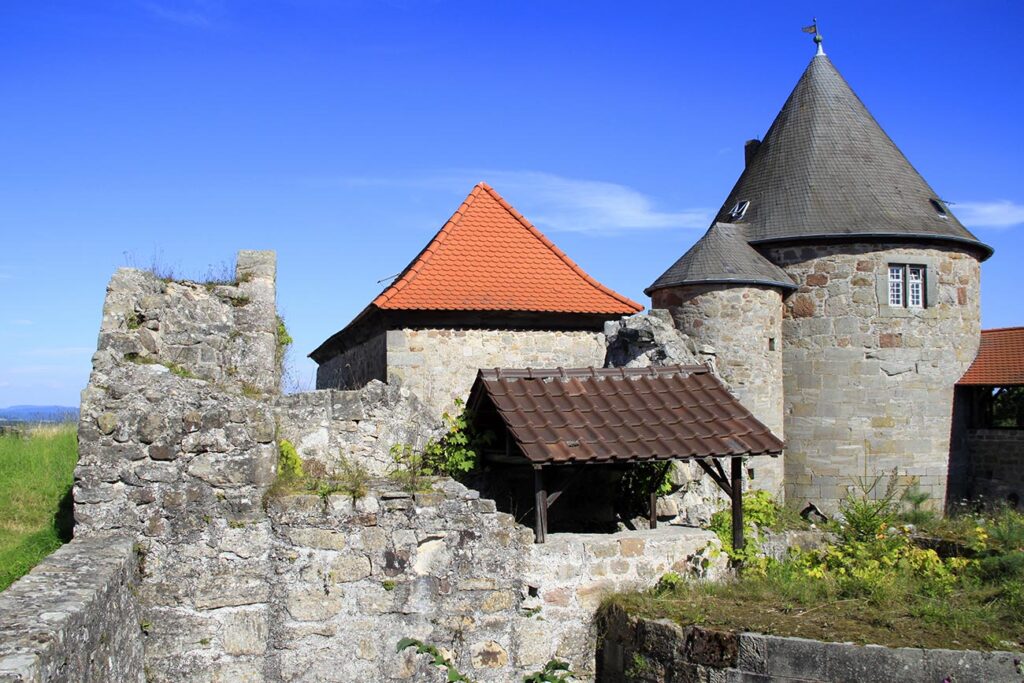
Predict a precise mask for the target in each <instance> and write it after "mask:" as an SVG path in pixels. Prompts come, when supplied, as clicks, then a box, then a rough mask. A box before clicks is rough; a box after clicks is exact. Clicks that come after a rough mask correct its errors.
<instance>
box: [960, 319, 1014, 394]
mask: <svg viewBox="0 0 1024 683" xmlns="http://www.w3.org/2000/svg"><path fill="white" fill-rule="evenodd" d="M957 384H960V385H973V386H988V387H1008V386H1021V385H1024V327H1004V328H1000V329H995V330H982V331H981V346H980V347H979V348H978V355H977V357H975V359H974V362H973V363H971V367H969V368H968V369H967V372H965V373H964V376H963V377H961V378H960V381H959V382H957Z"/></svg>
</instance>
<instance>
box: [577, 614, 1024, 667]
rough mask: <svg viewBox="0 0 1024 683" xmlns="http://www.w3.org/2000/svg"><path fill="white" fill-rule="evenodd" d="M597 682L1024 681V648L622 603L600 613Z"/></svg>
mask: <svg viewBox="0 0 1024 683" xmlns="http://www.w3.org/2000/svg"><path fill="white" fill-rule="evenodd" d="M600 627H601V629H602V632H603V633H604V638H603V639H602V641H601V643H600V647H599V649H598V653H597V660H598V672H597V679H596V680H597V681H598V682H599V683H601V682H607V683H621V682H622V681H644V682H645V683H683V682H686V683H689V682H690V681H723V682H730V681H736V682H737V683H739V682H741V681H742V682H745V683H753V682H755V681H765V682H767V681H780V682H792V683H797V682H799V683H814V682H819V681H820V682H822V683H834V682H838V681H850V682H851V683H852V682H854V681H856V683H890V682H891V681H901V682H903V683H935V682H936V681H944V680H945V681H985V682H986V683H998V682H1000V681H1007V683H1009V682H1010V681H1012V682H1013V683H1018V682H1019V681H1020V680H1021V678H1022V676H1024V670H1022V669H1021V664H1020V662H1021V661H1022V659H1024V654H1022V653H1013V652H976V651H972V650H924V649H920V648H889V647H880V646H877V645H866V646H864V645H854V644H852V643H824V642H820V641H817V640H807V639H804V638H784V637H780V636H767V635H761V634H757V633H731V632H724V631H714V630H710V629H704V628H700V627H698V626H688V627H685V628H684V627H681V626H679V625H677V624H674V623H672V622H669V621H664V620H650V619H636V618H633V617H630V616H629V615H627V614H626V613H625V611H624V610H622V608H620V607H612V608H610V609H608V610H606V611H605V612H604V613H602V615H601V619H600Z"/></svg>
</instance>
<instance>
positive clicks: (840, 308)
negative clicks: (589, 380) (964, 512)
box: [311, 43, 992, 508]
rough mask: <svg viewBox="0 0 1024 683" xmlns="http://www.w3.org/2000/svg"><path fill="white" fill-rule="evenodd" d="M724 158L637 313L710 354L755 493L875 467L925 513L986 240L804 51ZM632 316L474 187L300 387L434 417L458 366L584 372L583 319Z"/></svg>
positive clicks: (594, 361)
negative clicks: (771, 116) (427, 411)
mask: <svg viewBox="0 0 1024 683" xmlns="http://www.w3.org/2000/svg"><path fill="white" fill-rule="evenodd" d="M745 162H746V163H745V168H744V170H743V172H742V174H741V175H740V178H739V180H738V181H737V182H736V184H735V186H734V187H733V189H732V191H731V192H730V193H729V194H728V196H727V198H726V200H725V202H724V203H723V205H722V207H721V209H720V210H719V211H718V214H717V215H716V216H715V218H714V221H713V224H712V226H711V228H710V229H709V230H708V231H707V233H706V234H705V235H704V236H703V237H702V238H701V239H700V240H698V241H697V243H696V244H694V245H693V247H692V248H691V249H690V250H689V251H687V252H686V253H685V254H684V255H683V256H682V257H681V258H680V259H679V260H678V261H676V262H675V264H673V265H672V266H671V267H670V268H669V269H668V270H667V271H665V272H664V273H663V274H662V275H661V276H660V277H658V278H657V279H656V280H655V281H654V282H653V284H651V285H650V286H649V287H648V288H647V289H646V290H645V293H647V294H648V295H649V296H650V297H651V307H652V308H653V309H665V310H667V311H668V312H669V313H670V314H671V317H672V320H673V321H674V324H675V326H676V328H677V329H678V330H679V331H681V332H682V333H684V334H685V335H687V336H688V337H689V338H690V339H691V340H693V341H694V342H697V343H698V344H699V345H702V346H706V347H711V348H713V349H714V354H715V357H716V358H715V360H716V365H717V370H718V372H719V373H720V375H721V377H722V378H723V379H724V380H725V381H726V382H727V383H728V384H729V386H730V387H731V389H732V391H733V392H734V394H735V395H736V396H737V397H738V398H739V399H740V400H741V401H742V403H743V404H744V405H745V406H746V407H747V408H748V409H749V410H750V411H751V412H752V413H753V414H754V415H755V416H756V417H757V418H759V419H760V420H761V422H762V423H764V424H765V425H767V426H768V427H769V428H770V429H771V430H772V431H773V432H774V433H775V434H776V435H777V436H778V437H780V438H784V439H785V444H786V450H785V456H784V459H783V461H782V462H777V463H776V464H773V465H769V466H766V467H764V468H759V470H758V475H757V479H756V481H755V482H753V483H754V484H755V485H756V486H758V487H760V488H765V489H768V490H771V491H773V492H775V493H778V494H780V495H782V494H784V495H785V497H786V498H787V499H790V500H792V501H795V502H798V503H800V504H802V503H803V502H805V501H806V502H813V503H815V504H818V505H820V506H823V507H825V508H834V507H835V505H836V503H837V502H838V501H839V500H840V499H841V498H843V497H844V496H845V495H846V493H847V491H848V487H849V486H850V484H851V479H853V478H855V477H868V478H870V477H874V476H876V475H879V474H883V473H888V472H891V471H893V470H896V471H898V472H899V473H900V475H904V476H906V477H912V478H913V479H914V480H915V481H916V482H917V485H918V486H919V488H920V489H921V490H922V491H925V492H927V493H929V494H930V496H931V500H932V501H934V503H935V504H939V505H941V504H942V503H943V502H944V501H945V500H946V498H947V490H946V489H947V480H948V477H949V454H950V434H951V427H952V419H953V418H952V406H953V388H954V385H955V383H956V382H957V380H958V379H959V378H960V377H961V375H963V374H964V372H965V371H966V370H967V368H968V366H969V365H970V364H971V361H972V360H973V359H974V358H975V355H976V353H977V351H978V345H979V337H980V332H981V329H980V310H979V296H980V263H981V262H982V261H984V260H985V259H986V258H988V257H989V256H990V255H991V254H992V249H991V248H989V247H988V246H986V245H985V244H983V243H981V242H980V241H979V240H978V239H977V238H976V237H975V236H974V235H972V234H971V233H970V232H969V231H968V230H967V229H966V228H965V227H964V226H963V225H961V224H960V222H959V221H958V220H957V218H956V216H955V215H954V214H953V212H952V211H951V210H950V209H949V207H948V206H947V205H946V203H945V202H943V200H942V199H941V197H940V195H939V194H938V193H936V192H935V191H934V190H933V189H932V188H931V187H930V186H929V185H928V183H927V182H926V181H925V180H924V179H923V178H922V177H921V175H920V174H919V173H918V172H917V171H916V170H915V169H914V167H913V166H912V165H911V164H910V162H909V161H907V159H906V158H905V157H904V156H903V154H902V153H901V152H900V150H899V149H898V148H897V147H896V145H895V144H894V143H893V142H892V140H890V139H889V137H888V136H887V135H886V133H885V132H884V131H883V130H882V128H881V127H880V126H879V125H878V123H877V122H876V121H875V119H874V118H873V117H872V116H871V114H870V113H869V112H868V110H867V108H866V107H865V106H864V104H863V103H862V102H861V101H860V99H859V98H858V97H857V95H856V94H854V92H853V90H852V89H851V88H850V86H849V85H848V84H847V83H846V81H845V80H844V79H843V77H842V76H841V75H840V74H839V72H838V71H837V70H836V68H835V67H834V66H833V65H832V62H831V61H830V60H829V58H828V57H827V56H826V55H825V53H824V51H823V50H822V49H821V44H820V43H819V44H818V52H817V54H816V55H815V56H814V57H813V59H812V60H811V63H810V64H809V65H808V67H807V69H806V70H805V71H804V73H803V75H802V76H801V78H800V80H799V81H798V83H797V85H796V87H795V88H794V89H793V91H792V93H791V94H790V96H789V98H788V99H787V100H786V103H785V104H784V105H783V107H782V110H781V111H780V112H779V114H778V116H777V117H776V118H775V121H774V122H773V123H772V125H771V127H770V128H769V130H768V132H767V134H766V135H765V136H764V139H763V140H751V141H748V142H747V143H746V145H745ZM542 252H546V253H542ZM556 261H557V262H558V264H560V265H556V264H555V262H556ZM638 309H639V306H637V305H636V304H634V303H633V302H631V301H629V300H628V299H626V298H625V297H622V296H620V295H617V294H615V293H614V292H611V291H609V290H607V289H606V288H604V287H602V286H601V285H599V284H597V283H595V282H593V281H592V280H591V279H590V278H589V277H588V276H586V274H585V273H583V272H582V271H581V270H579V268H578V267H576V266H575V264H572V263H571V262H570V261H568V260H567V259H566V258H565V257H564V255H563V254H561V252H559V251H558V250H557V249H556V248H555V247H554V246H553V245H551V244H550V242H548V241H547V240H546V239H545V238H544V237H543V236H542V235H540V234H539V233H538V232H537V231H536V229H535V228H533V226H531V225H530V224H529V223H528V222H526V220H525V219H524V218H523V217H522V216H521V215H520V214H518V213H517V212H515V210H514V209H512V208H511V207H510V206H509V205H508V204H507V203H506V202H505V201H504V200H503V199H501V198H500V197H499V196H498V195H497V194H496V193H495V192H494V191H493V190H492V189H490V188H488V187H486V186H484V185H481V186H479V187H477V188H476V189H474V190H473V193H472V194H471V195H470V197H469V198H468V199H467V200H466V203H464V204H463V206H462V207H460V209H459V210H458V211H457V212H456V214H455V215H454V216H453V217H452V219H451V220H450V221H449V222H448V223H447V224H446V225H445V227H444V228H443V229H442V230H441V231H440V232H439V233H438V235H437V236H436V237H435V238H434V239H433V240H432V241H431V243H430V244H429V245H428V246H427V247H426V248H425V249H424V251H423V252H422V253H421V254H420V255H419V256H418V257H417V258H416V259H415V260H414V261H413V262H412V263H411V264H410V265H409V266H408V267H407V269H406V270H405V271H404V272H403V273H402V274H401V275H400V276H399V277H398V279H397V280H396V281H395V283H394V284H392V285H391V286H389V287H388V288H387V289H386V290H385V291H384V293H382V294H381V295H380V296H379V297H377V299H375V300H374V302H373V303H372V304H371V305H370V306H369V307H368V308H367V309H366V310H364V311H363V313H361V314H360V315H359V316H358V317H357V318H356V320H355V321H353V323H352V324H350V325H349V326H348V327H346V328H345V329H344V330H342V331H341V332H339V333H338V334H336V335H334V336H333V337H331V339H329V340H328V341H327V342H325V343H324V344H323V345H322V346H321V347H319V348H318V349H317V350H316V351H314V352H313V353H312V354H311V356H312V357H313V359H314V360H316V361H317V362H318V363H319V364H320V369H319V372H318V376H317V387H318V388H326V387H338V388H350V387H352V386H361V385H362V384H364V383H365V382H366V381H367V380H369V379H371V378H377V379H382V380H388V381H394V380H397V381H401V382H403V384H404V385H405V386H408V387H410V389H411V390H412V391H413V392H414V393H416V394H417V395H419V396H420V397H421V398H422V399H424V400H425V401H426V403H427V405H428V406H430V407H432V408H434V409H436V410H437V411H438V412H440V410H443V409H445V408H447V407H449V406H450V404H451V400H452V399H453V398H456V397H462V398H464V397H465V396H466V394H467V393H468V391H469V388H470V385H471V383H472V380H473V377H474V376H475V374H476V371H477V369H479V368H489V367H495V366H498V365H502V366H505V367H513V366H518V367H530V366H532V367H555V366H565V367H587V366H597V367H601V366H602V365H604V358H603V355H604V348H603V344H602V343H600V341H601V339H600V338H601V336H602V332H601V329H602V328H601V324H602V322H604V321H608V320H611V319H613V318H615V317H616V316H619V315H624V314H629V313H632V312H635V311H636V310H638ZM783 463H784V464H783Z"/></svg>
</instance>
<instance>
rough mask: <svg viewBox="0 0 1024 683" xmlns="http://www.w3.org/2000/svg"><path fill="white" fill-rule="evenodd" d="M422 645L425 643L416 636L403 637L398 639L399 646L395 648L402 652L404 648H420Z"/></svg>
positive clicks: (396, 650)
mask: <svg viewBox="0 0 1024 683" xmlns="http://www.w3.org/2000/svg"><path fill="white" fill-rule="evenodd" d="M422 645H423V643H421V642H420V641H418V640H416V639H415V638H402V639H401V640H399V641H398V646H397V648H396V649H395V652H401V651H402V650H405V649H407V648H410V647H415V648H417V649H419V648H420V647H421V646H422Z"/></svg>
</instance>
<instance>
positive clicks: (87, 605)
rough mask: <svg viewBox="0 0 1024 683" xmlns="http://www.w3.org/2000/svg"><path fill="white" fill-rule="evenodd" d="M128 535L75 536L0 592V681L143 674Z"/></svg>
mask: <svg viewBox="0 0 1024 683" xmlns="http://www.w3.org/2000/svg"><path fill="white" fill-rule="evenodd" d="M137 565H138V563H137V555H136V553H135V550H134V548H133V541H132V539H131V538H130V537H128V536H125V535H118V534H113V535H110V534H97V535H94V536H92V537H90V538H87V539H82V538H76V539H74V540H73V541H71V543H69V544H67V545H65V546H64V547H62V548H60V549H58V550H57V551H56V552H54V553H53V554H52V555H50V556H49V557H47V558H46V559H44V560H43V561H42V562H40V563H39V564H38V565H36V566H35V567H34V568H33V569H32V571H31V572H29V574H28V575H27V576H24V577H22V578H21V579H19V580H18V581H16V582H15V583H14V584H13V585H11V586H10V587H8V588H7V590H5V591H4V592H3V593H0V681H3V682H4V683H15V682H17V683H38V682H40V681H75V682H76V683H79V682H80V683H108V682H109V681H118V682H123V683H129V682H130V681H138V682H139V683H141V682H142V681H144V680H146V679H145V675H144V671H143V662H142V638H143V635H142V629H141V627H140V617H139V606H138V602H137V600H136V597H135V590H136V587H137V585H138V566H137Z"/></svg>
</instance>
